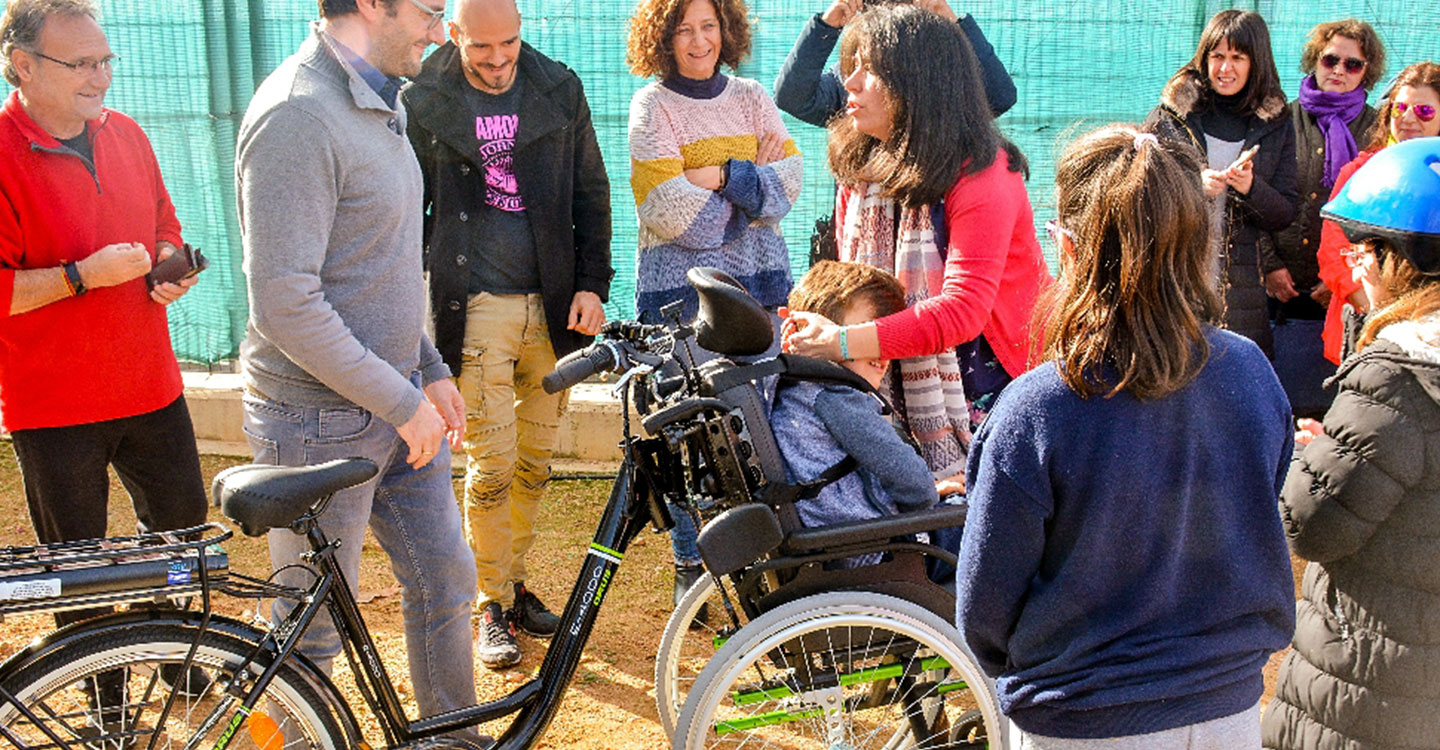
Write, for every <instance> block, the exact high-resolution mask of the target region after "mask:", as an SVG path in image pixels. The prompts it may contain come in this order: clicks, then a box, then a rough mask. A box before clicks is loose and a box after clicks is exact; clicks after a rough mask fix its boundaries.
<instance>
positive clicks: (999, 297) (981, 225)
mask: <svg viewBox="0 0 1440 750" xmlns="http://www.w3.org/2000/svg"><path fill="white" fill-rule="evenodd" d="M842 210H843V208H842ZM945 228H946V231H947V232H948V234H949V249H948V251H947V253H946V261H945V286H944V288H943V291H942V292H941V294H940V295H938V296H935V297H931V298H930V299H927V300H925V301H923V302H920V303H918V304H916V305H914V306H912V307H910V308H908V309H905V310H901V311H900V312H897V313H895V314H894V315H887V316H886V317H883V318H880V319H879V320H877V321H875V328H876V333H877V334H878V335H879V337H880V356H881V357H883V358H885V359H903V358H905V357H918V356H923V355H927V354H934V353H936V352H939V351H942V350H945V349H953V348H954V347H956V346H959V345H960V344H963V343H965V342H967V341H970V340H972V339H974V338H975V337H976V336H979V335H982V334H983V335H984V336H985V340H986V342H988V343H989V344H990V348H991V349H994V350H995V356H996V357H997V358H998V359H999V360H1000V364H1001V365H1003V366H1004V367H1005V372H1006V373H1008V374H1009V375H1010V377H1012V378H1013V377H1016V376H1019V375H1020V374H1021V373H1023V372H1025V371H1026V370H1027V369H1029V368H1030V367H1031V366H1033V365H1034V364H1035V363H1036V360H1037V357H1036V356H1033V355H1036V354H1038V352H1037V351H1035V350H1032V348H1031V342H1030V318H1031V314H1032V312H1033V310H1034V309H1035V300H1036V298H1037V297H1039V295H1040V291H1041V290H1042V289H1044V288H1045V287H1047V286H1049V284H1050V281H1051V278H1050V270H1049V269H1048V268H1046V266H1045V257H1044V256H1043V255H1042V254H1041V252H1040V243H1038V242H1036V240H1035V217H1034V212H1033V211H1032V210H1031V208H1030V197H1029V195H1028V194H1027V193H1026V192H1025V181H1024V179H1023V178H1022V177H1021V175H1020V173H1018V172H1012V171H1010V160H1009V158H1008V157H1007V156H1006V155H1005V152H1004V151H1003V150H1002V151H1000V153H999V155H998V156H996V158H995V161H994V162H993V163H991V165H990V166H989V167H988V168H986V169H985V170H983V171H981V172H979V173H978V174H972V175H967V176H965V177H961V178H960V179H959V180H958V181H956V183H955V186H954V187H952V188H950V192H948V193H946V194H945Z"/></svg>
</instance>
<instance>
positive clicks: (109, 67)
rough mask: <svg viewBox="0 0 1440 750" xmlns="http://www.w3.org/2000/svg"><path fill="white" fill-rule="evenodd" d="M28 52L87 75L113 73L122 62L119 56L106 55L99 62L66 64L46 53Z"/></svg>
mask: <svg viewBox="0 0 1440 750" xmlns="http://www.w3.org/2000/svg"><path fill="white" fill-rule="evenodd" d="M26 52H29V53H30V54H32V55H34V56H36V57H39V58H43V59H45V60H49V61H50V62H53V63H55V64H56V65H59V66H62V67H65V68H69V69H70V70H72V71H74V72H76V73H84V74H85V75H94V74H95V72H96V71H99V70H103V71H105V72H106V73H110V72H113V71H114V70H115V63H117V62H119V61H120V56H119V55H106V56H105V57H102V58H100V59H99V60H76V61H75V62H66V61H64V60H58V59H56V58H53V57H51V56H49V55H47V54H45V53H44V52H36V51H35V50H26Z"/></svg>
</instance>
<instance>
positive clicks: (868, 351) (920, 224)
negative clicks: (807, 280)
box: [787, 5, 1050, 478]
mask: <svg viewBox="0 0 1440 750" xmlns="http://www.w3.org/2000/svg"><path fill="white" fill-rule="evenodd" d="M840 45H841V46H840V53H841V57H840V62H841V71H842V73H843V74H844V76H845V89H846V91H847V93H848V98H847V105H846V110H845V111H846V116H844V117H837V118H835V119H834V120H832V121H831V123H830V170H831V171H832V172H833V173H834V174H835V179H836V181H837V182H838V183H839V186H840V187H839V196H838V198H837V200H836V210H835V225H836V239H837V243H838V246H839V257H840V259H841V260H845V261H853V262H859V263H868V264H870V265H873V266H877V267H879V268H881V269H883V270H885V271H889V272H891V273H894V274H895V275H896V276H897V277H899V279H900V281H901V283H902V284H904V286H905V292H906V302H907V304H908V305H909V306H908V307H907V308H906V309H905V310H902V311H900V312H898V313H895V314H893V315H886V316H884V317H882V318H879V319H878V320H875V321H874V322H870V323H862V324H859V325H850V326H839V325H836V324H835V323H834V322H833V321H830V320H828V319H826V318H824V317H822V316H818V315H815V314H813V313H803V314H802V313H795V314H792V316H791V318H792V320H793V321H794V323H793V325H792V327H791V329H792V332H791V333H790V334H789V336H788V337H787V346H788V347H789V348H790V350H791V351H794V352H795V353H798V354H803V355H808V356H812V357H824V358H826V359H831V360H836V361H847V360H863V359H870V358H877V357H878V358H880V359H897V360H900V362H899V364H900V367H899V372H900V375H899V376H898V380H899V385H898V387H897V388H894V389H892V392H895V393H896V394H897V396H898V397H897V399H896V401H897V403H896V407H897V410H898V411H899V412H901V413H902V414H903V416H904V418H905V421H906V423H907V424H908V426H909V427H910V430H911V431H912V432H913V433H914V435H915V437H916V439H917V440H918V441H919V442H920V447H921V452H922V454H923V455H924V456H925V460H926V463H927V464H929V466H930V470H931V471H932V472H934V473H935V476H936V477H939V478H945V477H951V476H955V475H958V474H960V473H962V471H963V470H964V466H965V454H966V450H967V446H968V444H969V437H970V430H971V429H972V428H973V427H974V426H976V425H978V424H979V423H980V422H982V421H984V418H985V414H986V413H987V412H988V410H989V409H990V406H991V404H992V402H993V400H994V398H995V397H996V396H998V395H999V393H1000V390H1001V389H1002V388H1004V387H1005V385H1006V384H1007V383H1009V382H1010V380H1011V379H1012V378H1014V377H1016V376H1018V375H1019V374H1020V373H1022V372H1024V371H1025V369H1026V368H1027V367H1028V366H1029V364H1030V360H1031V359H1032V358H1031V356H1030V355H1031V341H1030V338H1031V337H1030V327H1029V326H1030V319H1031V312H1032V310H1033V308H1034V304H1035V299H1036V297H1037V296H1038V295H1039V293H1040V290H1041V289H1042V288H1043V287H1045V286H1047V285H1048V284H1049V283H1050V272H1049V270H1048V269H1046V267H1045V261H1044V257H1043V256H1042V254H1041V252H1040V245H1039V243H1038V242H1036V240H1035V224H1034V213H1033V211H1032V210H1031V207H1030V198H1029V196H1028V195H1027V194H1026V192H1025V177H1024V172H1025V168H1026V167H1025V159H1024V157H1023V156H1022V155H1021V154H1020V151H1019V149H1017V148H1016V147H1015V146H1014V145H1013V144H1011V143H1009V142H1007V141H1006V140H1005V139H1004V138H1002V137H1001V135H1000V131H999V130H998V129H997V128H996V127H995V122H994V118H993V117H992V116H991V113H990V109H989V107H988V105H987V104H986V102H985V94H984V85H983V83H982V81H983V79H982V77H981V75H980V68H979V65H978V63H977V62H976V60H975V54H974V52H972V51H971V49H970V44H969V42H967V41H966V39H965V35H964V33H962V32H961V30H960V28H959V27H958V26H956V25H955V24H953V23H949V22H947V21H945V20H943V19H942V18H940V17H939V16H937V15H936V14H934V13H931V12H929V11H926V10H922V9H920V8H917V7H915V6H913V5H877V6H872V7H870V8H869V9H867V10H865V11H863V12H861V13H860V15H859V16H858V17H856V19H855V20H853V21H851V22H850V23H849V24H848V25H847V26H846V29H845V36H844V37H842V38H841V41H840Z"/></svg>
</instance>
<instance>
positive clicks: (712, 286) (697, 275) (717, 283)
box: [685, 266, 775, 357]
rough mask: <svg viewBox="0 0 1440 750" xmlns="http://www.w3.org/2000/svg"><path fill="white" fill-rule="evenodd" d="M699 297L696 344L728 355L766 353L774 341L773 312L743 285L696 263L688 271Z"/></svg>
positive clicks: (725, 274)
mask: <svg viewBox="0 0 1440 750" xmlns="http://www.w3.org/2000/svg"><path fill="white" fill-rule="evenodd" d="M685 278H686V279H687V280H688V281H689V282H690V286H693V287H695V293H696V294H698V295H699V296H700V311H699V313H698V314H697V315H696V316H695V343H697V344H699V345H700V346H703V347H705V348H706V349H709V350H710V351H712V352H715V353H717V354H722V355H725V356H727V357H737V356H738V357H747V356H754V355H756V354H764V353H765V351H766V350H768V349H769V348H770V342H772V341H774V340H775V329H774V327H772V326H771V324H770V313H768V312H765V308H764V307H761V306H760V303H759V302H756V301H755V298H754V297H751V296H750V293H749V292H747V291H745V287H744V285H742V284H741V283H740V282H738V281H736V280H735V279H734V277H732V276H731V275H730V274H728V273H725V272H724V271H721V270H720V269H718V268H709V267H707V266H696V267H695V268H692V269H690V270H689V271H687V272H686V273H685Z"/></svg>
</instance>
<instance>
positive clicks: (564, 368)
mask: <svg viewBox="0 0 1440 750" xmlns="http://www.w3.org/2000/svg"><path fill="white" fill-rule="evenodd" d="M614 366H615V352H614V351H613V350H612V349H611V348H610V347H608V346H604V345H603V344H596V345H594V346H591V347H589V348H586V349H581V350H580V351H578V352H572V353H570V354H567V355H565V357H564V359H561V360H560V361H559V362H557V363H555V370H554V371H553V372H551V373H550V374H549V375H546V376H545V377H543V378H541V379H540V387H541V388H544V389H545V392H546V393H559V392H560V391H563V390H565V389H566V388H569V387H570V386H572V385H575V384H576V383H579V382H580V381H582V380H584V379H585V378H588V377H590V376H591V375H594V374H595V373H597V372H601V371H603V370H609V369H611V368H613V367H614Z"/></svg>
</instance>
